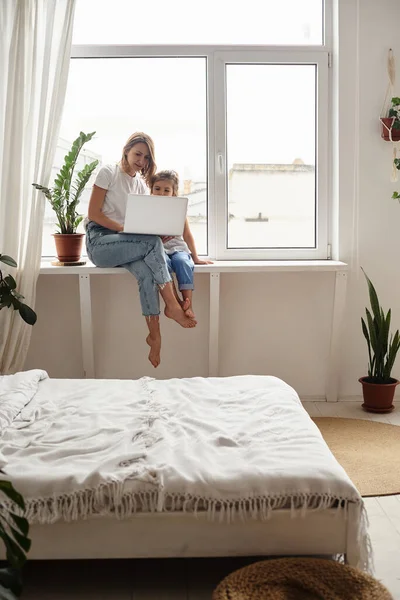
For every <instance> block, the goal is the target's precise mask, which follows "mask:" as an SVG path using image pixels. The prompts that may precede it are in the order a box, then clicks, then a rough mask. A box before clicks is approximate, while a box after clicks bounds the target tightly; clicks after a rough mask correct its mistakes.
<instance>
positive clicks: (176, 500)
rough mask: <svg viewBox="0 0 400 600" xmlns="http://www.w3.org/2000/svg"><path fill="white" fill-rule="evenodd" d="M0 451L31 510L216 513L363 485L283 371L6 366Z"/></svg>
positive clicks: (313, 502)
mask: <svg viewBox="0 0 400 600" xmlns="http://www.w3.org/2000/svg"><path fill="white" fill-rule="evenodd" d="M0 444H1V446H0V448H1V450H0V452H1V454H0V459H4V460H3V461H2V462H3V464H4V465H5V467H4V468H5V470H6V472H7V474H8V475H9V476H10V478H11V479H12V480H13V482H14V485H15V487H16V488H17V489H18V490H19V491H20V492H21V493H22V494H23V496H24V497H25V499H26V503H27V516H28V518H29V520H30V521H31V522H39V523H50V522H54V521H56V520H58V519H65V520H71V519H79V518H86V517H89V516H91V515H93V514H108V515H110V514H115V515H116V516H117V517H120V518H123V517H126V516H129V515H132V514H133V513H135V512H136V511H139V510H141V511H157V510H158V511H161V510H189V511H194V512H196V511H197V510H207V511H208V513H209V515H210V518H218V519H234V518H247V517H253V518H260V519H265V518H268V517H270V516H271V514H272V511H273V510H274V509H277V508H282V507H287V506H289V507H291V510H292V512H293V515H294V516H295V515H296V514H305V513H306V512H307V511H309V510H319V509H323V508H327V507H329V506H332V503H333V502H334V501H335V500H337V501H339V508H338V510H341V509H343V508H344V507H345V506H347V503H348V502H352V503H355V504H356V505H357V506H358V507H359V512H358V513H357V514H358V519H359V527H358V528H355V531H356V535H357V538H358V539H357V540H354V543H355V544H356V543H358V544H361V545H362V546H364V548H361V555H362V559H361V563H362V564H360V566H363V567H364V568H365V567H366V565H367V562H368V557H367V555H368V552H367V548H366V544H367V536H366V530H365V527H366V526H365V517H364V512H363V511H362V500H361V497H360V495H359V493H358V491H357V490H356V488H355V487H354V485H353V484H352V482H351V481H350V479H349V478H348V476H347V475H346V473H345V472H344V470H343V469H342V467H341V466H340V465H339V464H338V462H337V461H336V460H335V458H334V457H333V455H332V454H331V452H330V451H329V449H328V447H327V445H326V444H325V442H324V441H323V439H322V436H321V434H320V432H319V430H318V428H317V427H316V425H315V424H314V423H313V422H312V421H311V419H310V417H309V416H308V414H307V413H306V411H305V410H304V409H303V407H302V406H301V403H300V400H299V398H298V396H297V394H296V392H295V391H294V390H293V389H292V388H291V387H290V386H288V385H287V384H285V383H284V382H283V381H281V380H279V379H277V378H275V377H262V376H242V377H227V378H209V379H203V378H193V379H172V380H167V381H157V380H154V379H149V378H143V379H141V380H139V381H131V380H57V379H49V378H47V374H46V373H44V372H43V371H28V372H26V373H23V374H18V375H15V376H3V377H0Z"/></svg>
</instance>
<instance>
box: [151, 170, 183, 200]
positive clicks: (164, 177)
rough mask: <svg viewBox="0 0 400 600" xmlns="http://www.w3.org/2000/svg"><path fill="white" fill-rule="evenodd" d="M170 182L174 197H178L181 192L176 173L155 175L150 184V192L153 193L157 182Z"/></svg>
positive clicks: (168, 172)
mask: <svg viewBox="0 0 400 600" xmlns="http://www.w3.org/2000/svg"><path fill="white" fill-rule="evenodd" d="M161 180H164V181H165V180H168V181H172V195H173V196H177V195H178V190H179V175H178V173H177V172H176V171H159V172H158V173H156V174H155V175H153V177H152V179H151V183H150V191H153V187H154V186H155V184H156V183H157V181H161Z"/></svg>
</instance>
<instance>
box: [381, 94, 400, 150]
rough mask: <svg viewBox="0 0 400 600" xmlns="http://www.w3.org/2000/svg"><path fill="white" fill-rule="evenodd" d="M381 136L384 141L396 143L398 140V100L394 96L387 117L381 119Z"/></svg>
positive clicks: (399, 102)
mask: <svg viewBox="0 0 400 600" xmlns="http://www.w3.org/2000/svg"><path fill="white" fill-rule="evenodd" d="M381 125H382V128H381V129H382V130H381V136H382V138H383V139H384V140H386V141H393V142H398V141H399V140H400V98H399V97H398V96H395V97H394V98H392V100H391V106H390V108H389V110H388V112H387V117H381Z"/></svg>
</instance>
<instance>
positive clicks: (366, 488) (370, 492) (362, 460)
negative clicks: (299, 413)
mask: <svg viewBox="0 0 400 600" xmlns="http://www.w3.org/2000/svg"><path fill="white" fill-rule="evenodd" d="M313 421H314V422H315V424H316V425H317V426H318V428H319V430H320V431H321V433H322V435H323V438H324V440H325V441H326V443H327V444H328V446H329V448H330V450H331V452H332V454H333V455H334V456H335V458H336V460H337V461H338V462H339V463H340V464H341V465H342V467H343V468H344V470H345V471H346V473H347V474H348V476H349V477H350V479H351V480H352V481H353V483H354V485H355V486H356V487H357V489H358V491H359V492H360V494H361V495H362V496H364V497H366V496H388V495H391V494H400V427H398V426H396V425H388V424H386V423H378V422H376V421H366V420H362V419H340V418H332V417H316V418H313Z"/></svg>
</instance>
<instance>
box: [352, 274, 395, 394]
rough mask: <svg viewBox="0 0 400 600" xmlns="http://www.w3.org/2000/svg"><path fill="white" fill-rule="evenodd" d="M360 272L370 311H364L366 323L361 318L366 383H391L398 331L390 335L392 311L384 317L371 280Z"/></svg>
mask: <svg viewBox="0 0 400 600" xmlns="http://www.w3.org/2000/svg"><path fill="white" fill-rule="evenodd" d="M362 271H363V273H364V275H365V278H366V280H367V284H368V292H369V301H370V304H371V310H372V314H371V311H370V310H369V309H368V308H366V309H365V313H366V321H365V320H364V319H363V318H361V325H362V331H363V334H364V337H365V339H366V340H367V346H368V356H369V364H368V382H369V383H391V382H392V381H393V379H392V378H391V372H392V369H393V365H394V361H395V360H396V356H397V352H398V351H399V348H400V334H399V330H397V331H396V332H395V334H394V335H393V333H390V322H391V318H392V311H391V309H389V310H388V312H387V313H386V315H385V313H384V311H383V309H382V307H381V305H380V303H379V299H378V295H377V293H376V290H375V288H374V286H373V284H372V282H371V280H370V279H369V278H368V277H367V274H366V273H365V271H364V269H362ZM389 335H390V338H389Z"/></svg>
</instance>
